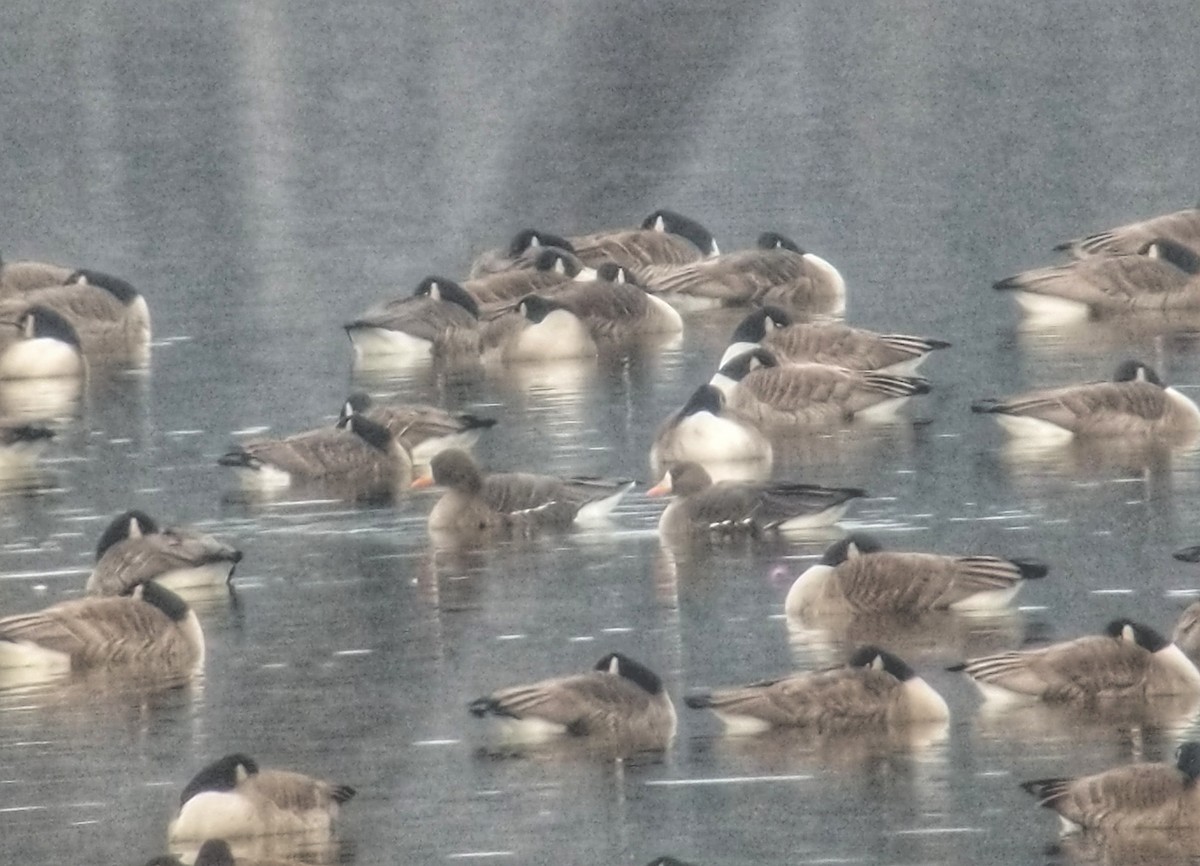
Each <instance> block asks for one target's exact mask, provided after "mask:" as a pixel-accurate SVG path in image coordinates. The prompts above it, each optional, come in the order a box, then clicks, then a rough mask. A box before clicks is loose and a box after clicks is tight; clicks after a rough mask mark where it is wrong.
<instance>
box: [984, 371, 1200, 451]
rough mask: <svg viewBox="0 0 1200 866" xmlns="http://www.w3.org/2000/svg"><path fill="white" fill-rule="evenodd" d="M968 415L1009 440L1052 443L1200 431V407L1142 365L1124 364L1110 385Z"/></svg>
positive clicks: (1070, 389)
mask: <svg viewBox="0 0 1200 866" xmlns="http://www.w3.org/2000/svg"><path fill="white" fill-rule="evenodd" d="M971 410H972V411H974V412H980V413H985V414H989V415H991V416H993V417H994V418H995V419H996V420H997V421H998V422H1000V425H1001V426H1002V427H1003V428H1004V429H1005V430H1007V431H1008V432H1009V433H1012V434H1013V435H1016V436H1025V437H1030V438H1032V439H1035V440H1042V441H1046V442H1051V443H1053V442H1063V441H1067V440H1069V439H1071V438H1072V437H1076V436H1078V437H1124V438H1129V439H1163V440H1174V439H1180V438H1187V437H1191V436H1194V435H1195V434H1196V433H1197V432H1198V431H1200V407H1197V406H1196V404H1195V403H1194V402H1192V400H1190V399H1189V398H1187V397H1185V396H1184V395H1183V394H1181V393H1179V392H1178V391H1176V390H1175V389H1174V388H1168V387H1167V386H1165V385H1164V384H1163V382H1162V380H1161V379H1160V378H1159V377H1158V374H1157V373H1156V372H1155V371H1154V369H1153V368H1151V367H1149V366H1147V365H1145V364H1143V363H1141V362H1140V361H1125V362H1123V363H1122V364H1121V365H1120V366H1119V367H1117V370H1116V373H1115V374H1114V375H1113V381H1111V382H1089V383H1087V384H1083V385H1067V386H1065V387H1061V388H1047V389H1044V390H1040V391H1031V392H1029V393H1028V394H1021V395H1018V396H1015V397H1009V398H1006V399H1001V400H997V399H986V400H980V401H978V402H976V403H975V404H974V405H972V406H971Z"/></svg>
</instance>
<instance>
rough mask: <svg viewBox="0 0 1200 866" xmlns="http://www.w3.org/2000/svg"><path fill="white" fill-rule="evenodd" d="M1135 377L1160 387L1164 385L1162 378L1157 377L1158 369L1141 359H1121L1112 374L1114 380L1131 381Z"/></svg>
mask: <svg viewBox="0 0 1200 866" xmlns="http://www.w3.org/2000/svg"><path fill="white" fill-rule="evenodd" d="M1137 379H1141V380H1143V381H1145V382H1149V383H1150V384H1152V385H1158V386H1159V387H1160V388H1162V387H1165V386H1164V385H1163V381H1162V379H1161V378H1159V375H1158V371H1156V370H1155V369H1154V368H1153V367H1151V366H1149V365H1147V364H1143V363H1142V362H1141V361H1134V360H1129V361H1122V362H1121V365H1120V366H1119V367H1117V371H1116V372H1115V373H1114V374H1113V381H1114V382H1133V381H1135V380H1137Z"/></svg>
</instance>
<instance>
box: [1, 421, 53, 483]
mask: <svg viewBox="0 0 1200 866" xmlns="http://www.w3.org/2000/svg"><path fill="white" fill-rule="evenodd" d="M53 438H54V431H53V430H52V429H50V428H49V427H47V426H46V425H45V424H33V423H24V422H21V421H9V420H4V419H0V480H2V479H4V478H5V477H10V476H14V475H21V474H23V473H27V472H29V471H31V470H32V469H33V467H34V465H36V463H37V460H38V457H40V456H41V454H42V451H44V450H45V448H46V444H47V443H48V442H49V441H50V440H51V439H53Z"/></svg>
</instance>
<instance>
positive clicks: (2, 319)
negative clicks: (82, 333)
mask: <svg viewBox="0 0 1200 866" xmlns="http://www.w3.org/2000/svg"><path fill="white" fill-rule="evenodd" d="M86 374H87V361H86V360H85V358H84V353H83V348H82V346H81V344H80V342H79V334H78V333H77V332H76V330H75V328H74V327H72V325H71V323H70V322H69V321H67V320H66V319H65V318H64V317H63V316H61V315H60V314H59V313H58V312H57V311H55V310H53V309H51V308H50V307H46V306H43V305H41V304H34V305H32V306H24V307H20V308H17V307H4V308H0V379H50V378H80V377H82V376H85V375H86Z"/></svg>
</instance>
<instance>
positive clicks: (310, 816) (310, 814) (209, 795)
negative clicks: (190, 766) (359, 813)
mask: <svg viewBox="0 0 1200 866" xmlns="http://www.w3.org/2000/svg"><path fill="white" fill-rule="evenodd" d="M354 794H355V790H354V789H353V788H351V787H350V786H349V785H335V784H332V783H330V782H324V781H322V780H320V779H314V778H313V777H311V776H305V775H303V774H302V773H294V772H291V771H288V770H265V769H259V766H258V763H257V762H256V761H254V760H253V759H252V758H249V757H247V756H246V755H243V754H232V755H226V756H225V757H223V758H220V759H218V760H216V761H213V762H212V763H211V764H209V765H208V766H207V767H205V768H204V769H202V770H201V771H200V772H199V773H197V774H196V775H195V776H194V777H193V778H192V780H191V781H190V782H188V783H187V786H186V787H185V788H184V789H183V794H182V795H181V796H180V798H179V814H178V815H177V816H176V817H175V818H174V820H172V821H171V824H170V827H169V828H168V830H167V835H168V838H169V839H170V840H171V841H176V840H181V839H210V838H225V839H235V838H241V837H245V836H270V835H275V834H279V833H303V832H310V833H311V832H328V831H331V830H332V829H333V824H334V821H335V820H336V819H337V816H338V807H339V806H341V804H343V803H346V802H347V801H349V800H350V799H351V798H352V797H353V796H354Z"/></svg>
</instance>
